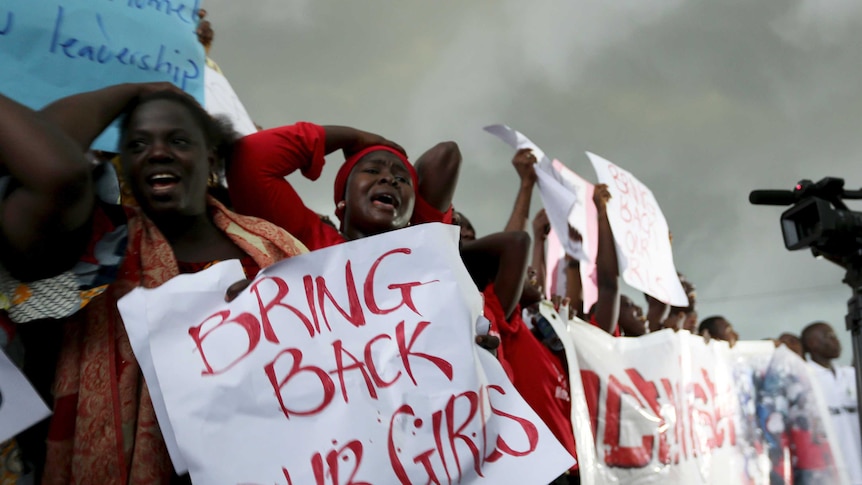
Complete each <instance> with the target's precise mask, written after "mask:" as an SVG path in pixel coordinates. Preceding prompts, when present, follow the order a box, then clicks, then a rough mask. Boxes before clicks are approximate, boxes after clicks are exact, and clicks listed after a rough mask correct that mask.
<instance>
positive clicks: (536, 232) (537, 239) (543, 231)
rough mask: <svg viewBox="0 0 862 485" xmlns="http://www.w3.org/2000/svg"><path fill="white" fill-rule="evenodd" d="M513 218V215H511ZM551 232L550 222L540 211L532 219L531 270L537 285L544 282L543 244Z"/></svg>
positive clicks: (543, 212) (545, 214)
mask: <svg viewBox="0 0 862 485" xmlns="http://www.w3.org/2000/svg"><path fill="white" fill-rule="evenodd" d="M513 216H514V214H513ZM550 232H551V222H550V221H549V220H548V214H547V213H546V212H545V209H542V210H540V211H539V212H537V213H536V216H535V217H533V262H532V268H533V269H534V270H535V271H536V279H537V280H538V281H539V284H542V283H544V282H545V281H546V276H545V275H546V271H547V270H546V268H545V242H546V241H547V240H548V234H549V233H550Z"/></svg>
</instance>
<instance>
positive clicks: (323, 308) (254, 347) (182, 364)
mask: <svg viewBox="0 0 862 485" xmlns="http://www.w3.org/2000/svg"><path fill="white" fill-rule="evenodd" d="M456 241H457V232H456V231H455V229H454V228H453V227H450V226H445V225H442V224H423V225H419V226H415V227H412V228H408V229H403V230H400V231H394V232H390V233H386V234H383V235H379V236H374V237H369V238H364V239H362V240H359V241H353V242H350V243H346V244H342V245H339V246H335V247H331V248H326V249H323V250H319V251H315V252H313V253H309V254H306V255H303V256H299V257H295V258H291V259H289V260H286V261H282V262H281V263H278V264H276V265H273V266H272V267H270V268H267V269H266V270H264V271H263V272H261V274H260V275H258V277H257V278H256V279H255V280H254V281H253V282H252V283H251V285H250V286H249V287H248V288H247V289H246V290H245V291H244V292H243V293H242V294H241V295H240V296H239V297H237V299H236V300H234V301H233V302H231V303H230V304H227V303H225V302H224V290H225V285H224V282H226V281H230V280H232V279H242V273H241V271H239V265H238V263H236V262H228V263H230V264H227V263H222V264H220V265H217V266H215V267H213V268H211V269H210V270H207V271H204V272H201V273H197V274H193V275H183V276H179V277H177V278H174V279H173V280H171V281H169V282H167V283H166V284H164V285H162V286H161V287H159V288H156V289H152V290H145V289H138V290H135V291H134V292H132V293H131V294H130V295H129V296H130V297H131V298H129V297H127V298H129V299H124V300H121V302H120V310H121V312H122V315H123V319H124V322H125V324H126V326H127V327H129V326H131V327H136V328H138V329H140V328H141V327H143V328H144V330H143V331H131V332H129V334H130V336H131V335H132V334H136V335H144V338H146V339H148V346H146V345H144V346H142V345H140V344H139V343H138V344H135V348H136V349H141V348H144V349H146V348H148V355H147V353H146V352H144V353H143V354H141V353H136V356H137V357H138V359H139V360H147V359H151V360H152V364H153V368H154V369H155V374H156V375H155V377H154V376H147V384H148V386H149V387H150V388H151V390H152V388H153V387H154V386H155V385H158V386H159V387H160V391H161V393H160V394H161V395H162V396H163V399H164V404H165V405H166V413H165V414H167V417H168V419H169V422H170V425H171V428H172V429H173V431H174V433H175V437H176V443H177V444H178V449H179V454H180V455H181V456H182V458H183V459H184V461H185V463H187V464H188V468H189V471H190V473H191V476H192V479H193V480H194V481H195V482H196V483H266V484H270V483H281V484H285V483H287V484H306V483H309V484H321V485H323V484H327V485H328V484H333V485H335V484H357V485H358V484H370V483H387V484H388V483H402V484H408V483H449V482H460V483H537V484H539V483H541V484H544V483H548V482H550V481H551V480H553V479H554V478H555V477H557V476H558V475H560V474H561V473H563V472H564V471H565V470H567V469H568V468H569V467H570V466H571V465H572V464H573V463H574V459H573V458H572V457H571V456H569V455H568V453H566V452H565V451H564V449H563V447H562V446H561V445H560V444H559V443H558V442H557V441H556V439H555V438H554V437H553V435H552V434H551V433H550V431H549V430H548V429H547V427H546V426H545V425H544V424H543V423H542V422H541V421H540V420H539V419H538V417H537V416H536V414H535V413H534V412H533V411H532V410H531V409H530V408H529V407H528V406H527V405H526V403H525V402H524V401H523V399H522V398H521V397H520V396H519V395H518V394H517V392H516V391H515V389H514V388H513V387H512V385H511V384H510V383H509V382H508V381H507V379H506V377H505V373H504V372H503V370H502V368H501V366H500V365H499V363H498V362H497V361H496V360H495V359H494V358H493V357H492V356H491V354H489V353H488V352H486V351H485V350H483V349H481V348H478V347H477V346H476V345H475V344H474V343H473V342H474V338H475V324H474V323H475V322H476V320H477V318H479V315H480V309H481V301H480V297H479V293H478V291H477V290H476V287H475V286H474V285H473V283H472V281H471V280H470V277H469V275H468V274H467V272H466V270H465V268H464V266H463V264H462V263H461V261H460V257H459V255H458V249H457V247H458V246H457V242H456ZM213 282H214V283H213ZM141 367H142V369H147V367H148V366H147V365H144V364H143V363H142V365H141ZM154 399H157V398H154ZM160 420H161V418H160ZM162 429H163V430H164V429H165V427H164V426H163V427H162ZM166 439H169V438H168V437H166Z"/></svg>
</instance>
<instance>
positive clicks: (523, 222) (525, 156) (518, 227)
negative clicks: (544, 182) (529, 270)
mask: <svg viewBox="0 0 862 485" xmlns="http://www.w3.org/2000/svg"><path fill="white" fill-rule="evenodd" d="M535 164H536V157H535V155H533V152H532V151H531V150H530V149H529V148H522V149H520V150H518V151H517V152H515V156H514V157H513V158H512V166H513V167H515V171H516V172H517V173H518V178H519V179H520V181H521V183H520V185H519V187H518V194H517V195H516V196H515V205H514V207H512V214H511V215H510V216H509V221H508V222H507V223H506V227H505V228H504V229H503V231H506V232H508V231H524V230H526V228H527V221H528V220H529V219H530V199H531V198H532V197H533V187H534V186H535V185H536V180H537V176H536V169H535V167H534V165H535ZM533 263H534V264H535V261H533Z"/></svg>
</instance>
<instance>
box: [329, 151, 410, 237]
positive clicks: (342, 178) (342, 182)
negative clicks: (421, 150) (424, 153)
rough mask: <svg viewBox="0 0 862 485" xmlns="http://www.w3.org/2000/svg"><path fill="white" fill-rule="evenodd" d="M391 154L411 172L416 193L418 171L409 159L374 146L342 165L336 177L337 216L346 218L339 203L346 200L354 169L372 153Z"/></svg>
mask: <svg viewBox="0 0 862 485" xmlns="http://www.w3.org/2000/svg"><path fill="white" fill-rule="evenodd" d="M377 151H383V152H389V153H392V154H393V155H395V156H396V157H398V159H399V160H401V162H402V163H403V164H404V166H405V167H406V168H407V171H408V172H410V178H411V179H412V180H413V191H414V193H415V192H416V189H417V188H418V187H419V175H418V174H417V173H416V169H415V168H413V164H411V163H410V161H409V160H407V157H406V156H404V154H403V153H401V152H399V151H398V150H396V149H394V148H391V147H388V146H386V145H372V146H370V147H368V148H366V149H364V150H362V151H360V152H357V153H354V154H353V155H352V156H351V157H350V158H348V159H347V160H345V161H344V164H343V165H341V168H339V169H338V174H337V175H336V176H335V197H334V198H335V216H336V217H338V219H339V220H341V219H342V218H343V217H344V209H339V208H338V203H339V202H341V201H342V200H344V193H345V192H346V191H347V179H348V178H349V177H350V171H351V170H353V167H355V166H356V164H357V163H358V162H359V160H361V159H362V157H364V156H365V155H368V154H369V153H371V152H377Z"/></svg>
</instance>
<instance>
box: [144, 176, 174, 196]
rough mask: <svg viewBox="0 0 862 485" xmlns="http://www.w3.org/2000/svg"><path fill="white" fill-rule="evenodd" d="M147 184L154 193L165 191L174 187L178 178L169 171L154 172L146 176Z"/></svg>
mask: <svg viewBox="0 0 862 485" xmlns="http://www.w3.org/2000/svg"><path fill="white" fill-rule="evenodd" d="M146 182H147V184H148V185H149V186H150V187H151V188H152V189H153V191H155V192H156V193H160V192H165V191H168V190H170V189H172V188H173V187H175V186H176V185H177V184H179V182H180V178H179V177H177V176H176V175H174V174H171V173H154V174H152V175H150V176H148V177H147V178H146Z"/></svg>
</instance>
